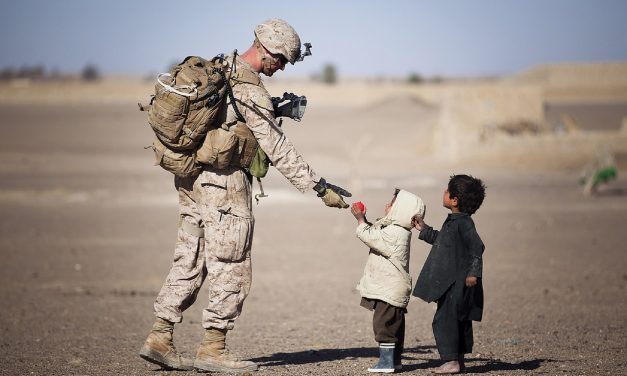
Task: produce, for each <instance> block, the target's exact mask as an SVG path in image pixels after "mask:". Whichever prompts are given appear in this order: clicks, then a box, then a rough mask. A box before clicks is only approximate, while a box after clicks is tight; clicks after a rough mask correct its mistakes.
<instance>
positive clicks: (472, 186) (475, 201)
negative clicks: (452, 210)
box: [448, 175, 485, 214]
mask: <svg viewBox="0 0 627 376" xmlns="http://www.w3.org/2000/svg"><path fill="white" fill-rule="evenodd" d="M448 193H449V196H450V197H451V198H457V207H458V208H459V211H460V212H462V213H466V214H474V213H475V212H476V211H477V209H479V207H480V206H481V204H482V203H483V199H484V198H485V185H483V182H482V181H481V179H477V178H473V177H472V176H469V175H453V176H451V180H449V181H448Z"/></svg>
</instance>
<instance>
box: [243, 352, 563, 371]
mask: <svg viewBox="0 0 627 376" xmlns="http://www.w3.org/2000/svg"><path fill="white" fill-rule="evenodd" d="M434 349H435V346H432V345H430V346H418V347H413V348H407V349H405V351H404V353H403V360H404V361H403V372H410V371H414V370H419V369H430V368H435V367H439V366H440V365H441V364H442V361H441V360H439V359H423V358H421V357H416V356H413V355H414V354H417V355H423V354H431V353H434ZM378 356H379V349H377V348H364V347H358V348H350V349H323V350H308V351H298V352H293V353H276V354H272V355H271V356H266V357H259V358H255V359H251V360H252V361H254V362H256V363H260V364H261V365H263V366H265V367H273V366H283V365H301V364H310V363H322V362H333V361H338V360H351V359H357V358H376V357H378ZM408 360H409V361H412V360H413V361H414V362H410V363H408ZM552 361H553V360H551V359H532V360H525V361H522V362H519V363H508V362H503V361H500V360H495V359H488V358H472V359H468V360H466V372H468V373H487V372H493V371H516V370H521V371H532V370H535V369H537V368H539V367H540V366H541V365H542V363H544V362H552ZM415 362H416V363H415ZM476 363H480V364H476Z"/></svg>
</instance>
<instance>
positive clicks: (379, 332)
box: [351, 189, 425, 373]
mask: <svg viewBox="0 0 627 376" xmlns="http://www.w3.org/2000/svg"><path fill="white" fill-rule="evenodd" d="M359 204H360V203H354V204H353V205H352V207H351V212H352V213H353V215H354V216H355V218H356V219H357V222H358V223H359V225H358V226H357V237H358V238H359V239H360V240H361V241H363V242H364V243H365V244H366V245H367V246H368V247H370V253H369V255H368V261H366V267H365V270H364V275H363V277H362V278H361V280H360V281H359V285H358V286H357V289H358V290H359V292H360V294H361V296H362V299H361V305H362V306H363V307H365V308H367V309H369V310H371V311H372V310H374V317H373V325H372V326H373V329H374V334H375V340H376V341H377V342H379V362H378V363H377V364H376V365H375V366H374V367H372V368H368V371H369V372H383V373H392V372H394V371H395V370H397V371H398V370H400V369H401V368H402V365H401V353H402V352H403V344H404V339H405V313H406V312H407V310H406V307H407V303H408V302H409V294H410V292H411V277H410V275H409V243H410V238H411V229H412V228H413V223H412V218H414V217H415V216H419V217H421V216H423V215H424V212H425V206H424V204H423V203H422V200H421V199H420V198H419V197H417V196H415V195H413V194H411V193H409V192H407V191H403V190H399V189H397V190H396V191H395V192H394V197H393V198H392V201H391V202H390V203H389V204H387V205H386V206H385V216H384V217H383V218H381V219H378V220H377V221H376V222H375V223H374V224H371V223H369V222H368V221H367V220H366V212H365V209H364V210H362V208H363V205H362V206H361V207H360V205H359Z"/></svg>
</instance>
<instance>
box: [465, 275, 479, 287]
mask: <svg viewBox="0 0 627 376" xmlns="http://www.w3.org/2000/svg"><path fill="white" fill-rule="evenodd" d="M476 284H477V277H475V276H470V277H466V286H467V287H472V286H474V285H476Z"/></svg>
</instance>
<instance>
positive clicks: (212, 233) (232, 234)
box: [154, 58, 319, 329]
mask: <svg viewBox="0 0 627 376" xmlns="http://www.w3.org/2000/svg"><path fill="white" fill-rule="evenodd" d="M228 61H231V60H230V59H229V60H228ZM235 65H236V71H240V72H241V70H247V71H249V72H250V73H253V74H254V75H256V76H257V77H259V74H258V73H256V72H254V71H253V69H252V68H251V67H250V65H248V64H247V63H246V62H244V61H243V60H241V59H239V58H237V59H236V64H235ZM233 93H234V95H235V98H236V103H237V106H238V108H239V111H240V112H241V113H242V115H243V116H244V118H245V120H246V125H247V126H248V128H249V129H250V130H251V131H252V133H253V135H254V136H255V138H256V139H257V141H258V142H259V145H260V146H261V148H262V149H263V150H264V151H265V152H266V154H267V155H268V157H269V159H270V160H271V161H272V163H273V165H274V166H275V167H276V168H277V169H278V170H279V171H280V172H281V173H282V174H283V175H284V176H285V177H286V178H287V179H288V180H289V181H290V182H291V183H292V184H293V185H294V186H295V187H296V188H297V189H298V190H300V191H301V192H303V193H304V192H306V191H309V190H311V189H312V188H313V186H314V185H315V184H316V183H315V181H318V180H319V178H318V177H317V176H316V174H315V172H314V171H313V170H312V169H311V168H310V167H309V165H308V164H307V163H306V162H305V161H304V160H303V158H302V157H301V155H300V154H299V153H298V152H297V151H296V149H295V148H294V146H293V144H292V143H291V142H290V141H289V140H288V139H287V138H286V137H285V135H284V134H283V131H282V130H281V128H279V126H278V124H277V122H276V121H275V118H274V112H273V107H272V102H271V99H270V94H268V91H267V90H266V89H265V87H264V86H263V84H262V83H260V84H259V85H252V84H248V83H240V84H235V85H234V86H233ZM236 119H237V118H236V115H235V113H234V111H233V108H232V106H228V110H227V114H226V123H227V124H235V123H236ZM175 185H176V188H177V189H178V193H179V208H180V215H181V221H182V226H181V227H180V228H179V231H178V239H177V243H176V247H175V250H174V262H173V264H172V267H171V269H170V272H169V274H168V277H167V279H166V281H165V283H164V285H163V287H162V288H161V292H160V293H159V295H158V297H157V300H156V302H155V305H154V307H155V314H156V316H157V317H160V318H163V319H166V320H168V321H171V322H181V321H182V313H183V311H185V309H187V308H188V307H189V306H191V305H192V304H193V303H194V301H195V300H196V296H197V294H198V291H199V290H200V287H201V285H202V283H203V281H204V280H205V279H206V278H209V280H210V282H211V283H210V284H209V302H208V305H207V307H206V308H205V310H204V311H203V322H202V325H203V327H204V328H207V329H208V328H216V329H232V328H233V326H234V321H235V320H236V319H237V317H238V316H239V315H240V313H241V310H242V305H243V303H244V300H245V299H246V296H247V295H248V292H249V290H250V285H251V280H252V268H251V258H250V254H251V245H252V236H253V229H254V218H253V215H252V190H251V180H250V178H249V177H248V176H247V174H246V173H245V172H244V171H243V170H241V169H238V168H228V169H226V170H220V171H218V170H215V169H212V168H210V167H205V168H204V169H203V172H202V173H201V174H200V175H199V176H198V177H197V178H188V179H181V178H176V179H175ZM199 229H200V230H199ZM198 231H199V232H198ZM203 235H204V238H203Z"/></svg>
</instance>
